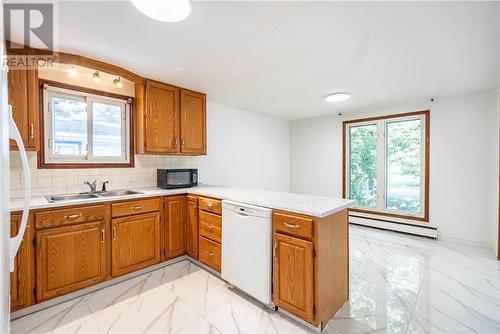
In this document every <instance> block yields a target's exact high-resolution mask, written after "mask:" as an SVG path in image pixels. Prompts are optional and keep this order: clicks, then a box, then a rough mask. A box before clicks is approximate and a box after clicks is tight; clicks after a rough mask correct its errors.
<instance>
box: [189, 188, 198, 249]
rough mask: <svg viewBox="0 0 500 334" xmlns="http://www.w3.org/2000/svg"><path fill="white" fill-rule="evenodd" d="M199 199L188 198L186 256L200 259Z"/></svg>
mask: <svg viewBox="0 0 500 334" xmlns="http://www.w3.org/2000/svg"><path fill="white" fill-rule="evenodd" d="M197 203H198V198H197V197H196V196H189V195H188V196H187V217H186V254H187V255H189V256H191V257H192V258H194V259H197V258H198V204H197Z"/></svg>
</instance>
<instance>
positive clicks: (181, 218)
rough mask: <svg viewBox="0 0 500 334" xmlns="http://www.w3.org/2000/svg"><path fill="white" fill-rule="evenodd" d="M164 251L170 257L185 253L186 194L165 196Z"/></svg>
mask: <svg viewBox="0 0 500 334" xmlns="http://www.w3.org/2000/svg"><path fill="white" fill-rule="evenodd" d="M165 217H166V219H165V220H166V232H165V233H166V234H165V241H166V242H165V252H166V258H167V259H171V258H174V257H177V256H181V255H183V254H185V253H186V243H185V234H186V232H185V231H186V196H172V197H167V198H165Z"/></svg>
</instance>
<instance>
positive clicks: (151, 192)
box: [10, 188, 354, 218]
mask: <svg viewBox="0 0 500 334" xmlns="http://www.w3.org/2000/svg"><path fill="white" fill-rule="evenodd" d="M134 190H136V191H140V192H143V193H142V194H134V195H127V196H116V197H113V198H109V197H98V198H92V199H82V200H73V201H64V202H59V203H50V202H48V201H47V200H46V199H45V197H44V196H35V197H33V198H32V203H33V202H35V203H33V204H32V205H30V210H42V209H50V208H62V207H67V206H77V205H86V204H87V205H91V204H100V203H108V202H118V201H126V200H136V199H141V198H150V197H163V196H175V195H182V194H192V195H197V196H205V197H212V198H218V199H221V200H232V201H236V202H241V203H245V204H250V205H256V206H262V207H267V208H270V209H274V210H283V211H289V212H294V213H299V214H304V215H308V216H312V217H316V218H324V217H327V216H329V215H332V214H334V213H337V212H339V211H342V210H344V209H347V208H349V207H351V206H352V204H353V203H354V201H348V200H344V199H339V200H342V201H346V203H342V204H340V205H338V206H336V207H334V208H331V209H329V210H326V211H322V212H314V211H313V210H311V211H306V210H301V209H297V208H290V207H283V206H279V205H269V204H266V203H264V202H255V201H251V200H245V199H241V198H232V197H231V196H220V194H217V195H215V194H213V193H210V192H209V191H203V189H201V188H196V189H195V188H187V189H159V188H158V189H134ZM221 190H222V189H221ZM263 191H266V190H263ZM300 195H301V196H309V195H304V194H300ZM312 197H315V196H312ZM332 199H335V198H332ZM13 201H15V202H18V203H22V201H23V200H22V199H17V198H16V199H11V204H12V202H13ZM37 201H41V203H36V202H37ZM44 202H45V203H44ZM21 210H22V204H21V205H13V206H12V208H10V212H11V213H15V212H19V211H21Z"/></svg>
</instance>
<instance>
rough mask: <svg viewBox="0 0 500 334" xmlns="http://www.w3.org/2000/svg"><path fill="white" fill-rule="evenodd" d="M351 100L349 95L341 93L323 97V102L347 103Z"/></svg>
mask: <svg viewBox="0 0 500 334" xmlns="http://www.w3.org/2000/svg"><path fill="white" fill-rule="evenodd" d="M350 99H351V94H349V93H346V92H342V93H333V94H329V95H327V96H325V101H327V102H341V101H347V100H350Z"/></svg>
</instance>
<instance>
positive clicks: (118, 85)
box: [113, 77, 123, 88]
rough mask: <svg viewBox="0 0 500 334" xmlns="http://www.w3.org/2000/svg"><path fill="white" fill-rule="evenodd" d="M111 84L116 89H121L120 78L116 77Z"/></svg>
mask: <svg viewBox="0 0 500 334" xmlns="http://www.w3.org/2000/svg"><path fill="white" fill-rule="evenodd" d="M113 83H114V84H115V86H116V87H118V88H122V87H123V84H122V81H121V78H120V77H118V78H116V79H115V80H113Z"/></svg>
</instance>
